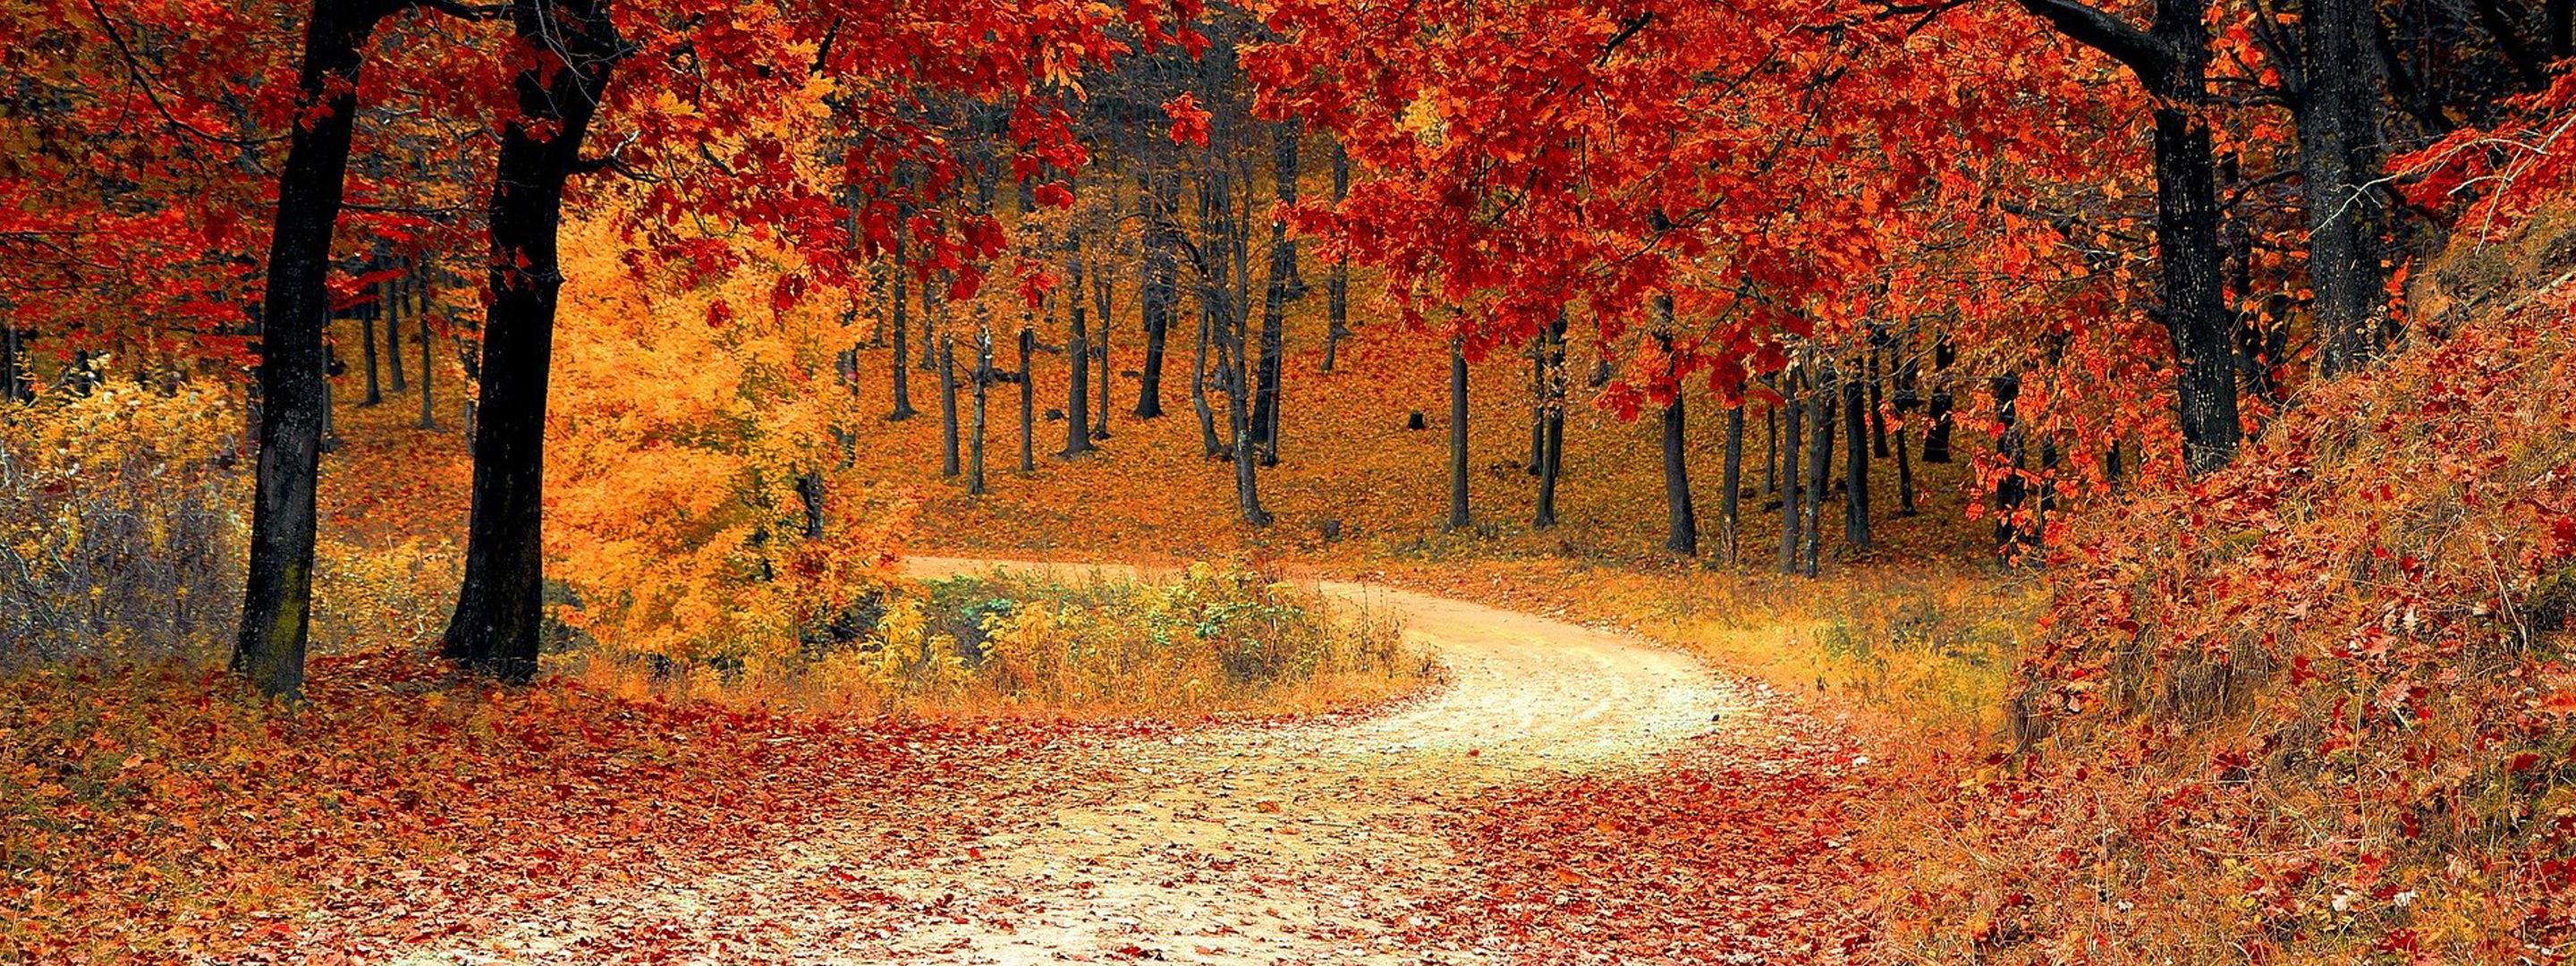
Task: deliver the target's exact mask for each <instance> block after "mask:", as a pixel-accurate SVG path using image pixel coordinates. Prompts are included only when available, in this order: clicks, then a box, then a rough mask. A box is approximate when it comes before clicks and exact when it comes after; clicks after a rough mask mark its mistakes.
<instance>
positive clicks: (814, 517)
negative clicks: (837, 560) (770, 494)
mask: <svg viewBox="0 0 2576 966" xmlns="http://www.w3.org/2000/svg"><path fill="white" fill-rule="evenodd" d="M796 503H797V506H798V507H799V508H800V509H803V510H804V511H805V539H807V540H821V539H823V471H821V470H806V471H805V472H802V473H798V474H796Z"/></svg>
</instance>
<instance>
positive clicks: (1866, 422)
mask: <svg viewBox="0 0 2576 966" xmlns="http://www.w3.org/2000/svg"><path fill="white" fill-rule="evenodd" d="M1863 377H1867V378H1869V379H1870V381H1871V383H1872V386H1870V387H1864V386H1862V385H1861V379H1862V378H1863ZM1876 381H1877V380H1876V377H1875V375H1874V374H1870V373H1863V372H1857V371H1856V372H1853V373H1851V378H1846V379H1844V380H1843V439H1844V444H1843V479H1844V480H1845V481H1846V482H1845V485H1844V488H1843V543H1844V544H1845V545H1847V546H1850V547H1852V548H1854V549H1859V548H1864V547H1867V546H1869V456H1870V443H1871V439H1870V436H1869V427H1870V419H1871V418H1873V417H1875V416H1876V415H1877V412H1878V410H1877V408H1876V407H1874V406H1870V405H1869V400H1868V397H1867V395H1866V394H1865V393H1866V391H1867V390H1869V389H1873V388H1875V384H1876Z"/></svg>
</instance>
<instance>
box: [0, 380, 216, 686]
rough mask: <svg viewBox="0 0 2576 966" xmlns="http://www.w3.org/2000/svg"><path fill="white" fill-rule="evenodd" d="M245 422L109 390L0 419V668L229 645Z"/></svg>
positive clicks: (207, 408)
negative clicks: (32, 662) (27, 662)
mask: <svg viewBox="0 0 2576 966" xmlns="http://www.w3.org/2000/svg"><path fill="white" fill-rule="evenodd" d="M240 418H241V417H240V409H239V406H238V403H237V401H234V400H232V399H230V398H228V397H227V396H225V395H224V394H223V393H221V392H218V391H215V390H213V389H209V388H206V387H203V386H199V385H194V384H179V385H178V386H177V387H176V388H175V389H172V388H170V387H169V386H168V385H167V384H163V385H146V384H144V383H142V382H139V381H127V380H107V381H102V382H100V383H98V384H97V385H96V386H95V387H94V388H93V389H91V390H90V391H89V392H88V393H86V394H80V393H73V392H68V391H61V392H54V393H48V394H46V395H45V396H44V397H42V398H40V399H39V400H37V401H36V402H35V403H33V404H30V405H24V406H21V405H17V404H0V664H5V663H11V662H18V661H25V660H50V659H59V658H64V657H74V656H105V657H130V656H146V655H170V654H183V653H194V652H197V651H201V650H205V649H208V648H210V647H213V646H216V645H217V644H218V642H220V641H221V640H222V639H223V638H225V637H226V636H228V635H229V632H230V631H231V630H232V621H233V615H234V610H233V608H234V606H235V604H236V601H235V599H234V595H235V594H236V593H238V588H239V586H240V579H241V576H240V560H241V546H242V541H243V539H244V536H245V532H246V530H247V529H248V528H247V523H248V521H247V519H246V518H245V517H244V516H243V515H242V514H241V513H240V512H239V511H237V510H236V509H235V507H236V506H238V503H237V501H238V500H240V498H241V496H242V495H243V494H241V493H240V492H239V488H240V487H241V486H242V485H243V484H245V483H246V481H247V478H248V473H247V472H245V470H246V469H247V466H248V460H247V459H246V458H244V457H243V456H241V454H240V453H239V449H240V447H241V440H240V435H239V427H240V426H241V422H240Z"/></svg>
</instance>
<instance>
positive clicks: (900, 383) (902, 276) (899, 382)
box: [886, 205, 929, 423]
mask: <svg viewBox="0 0 2576 966" xmlns="http://www.w3.org/2000/svg"><path fill="white" fill-rule="evenodd" d="M910 208H911V206H909V205H906V206H904V214H905V215H907V216H908V215H909V214H910ZM902 220H903V221H905V222H907V223H908V222H910V221H911V220H912V219H911V218H910V217H904V218H903V219H902ZM908 234H911V230H910V229H908V228H907V229H901V230H898V231H896V232H895V233H894V299H893V301H894V326H893V328H894V409H893V411H891V412H888V413H886V421H888V422H897V423H899V422H902V421H904V420H907V419H911V418H912V417H913V408H912V356H911V354H910V352H909V351H908V350H909V349H910V348H911V347H910V346H908V345H906V344H905V343H906V342H907V341H908V340H909V339H910V338H911V325H912V322H911V320H909V319H906V318H904V311H905V309H906V308H908V306H907V305H906V304H905V303H906V296H908V295H909V294H910V293H908V292H906V291H905V290H904V289H905V287H906V286H907V285H909V284H911V282H910V279H909V277H908V276H910V275H911V274H912V267H911V265H910V264H909V263H908V260H907V259H906V258H905V256H904V238H903V236H905V235H908ZM928 288H929V286H928V285H926V284H925V285H924V286H923V289H924V291H923V293H922V294H923V297H924V298H927V297H928V295H929V292H928Z"/></svg>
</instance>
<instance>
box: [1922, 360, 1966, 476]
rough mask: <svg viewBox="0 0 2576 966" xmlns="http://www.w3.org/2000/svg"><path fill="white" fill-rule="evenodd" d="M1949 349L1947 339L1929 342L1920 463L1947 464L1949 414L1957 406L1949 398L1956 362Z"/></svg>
mask: <svg viewBox="0 0 2576 966" xmlns="http://www.w3.org/2000/svg"><path fill="white" fill-rule="evenodd" d="M1957 358H1958V357H1957V355H1956V354H1955V352H1954V350H1952V349H1951V347H1950V337H1949V336H1946V335H1942V336H1934V337H1933V339H1932V395H1931V398H1930V400H1929V401H1927V402H1926V403H1925V404H1924V408H1923V420H1924V424H1923V462H1926V463H1947V462H1949V461H1950V411H1951V409H1952V408H1953V407H1954V406H1955V405H1956V403H1955V402H1953V400H1952V399H1951V396H1950V364H1951V363H1952V362H1954V361H1956V360H1957Z"/></svg>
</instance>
